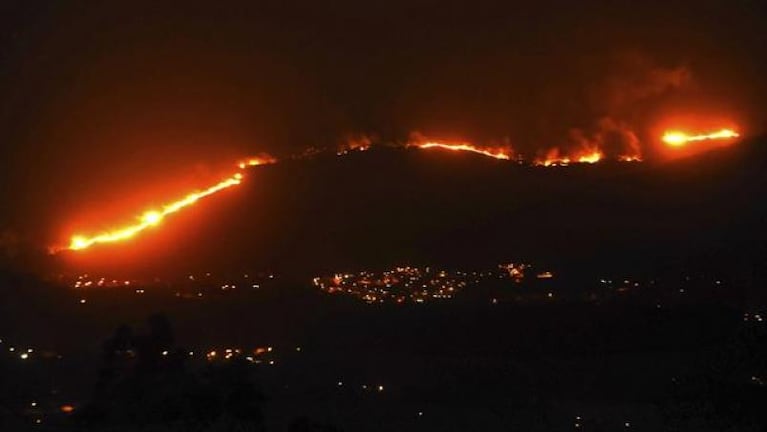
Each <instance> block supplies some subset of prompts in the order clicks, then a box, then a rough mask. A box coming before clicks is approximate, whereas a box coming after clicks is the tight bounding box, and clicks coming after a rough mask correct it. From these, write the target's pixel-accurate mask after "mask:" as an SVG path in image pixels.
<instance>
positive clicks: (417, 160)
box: [64, 139, 767, 274]
mask: <svg viewBox="0 0 767 432" xmlns="http://www.w3.org/2000/svg"><path fill="white" fill-rule="evenodd" d="M764 142H765V140H764V139H755V140H750V141H744V142H742V143H739V144H738V145H735V146H732V147H729V148H725V149H721V150H716V151H711V152H708V153H705V154H701V155H698V156H695V157H690V158H686V159H679V160H674V161H669V162H664V163H650V162H648V163H641V164H625V163H603V164H598V165H595V166H570V167H560V168H549V169H544V168H535V167H525V166H519V165H516V164H513V163H509V162H504V161H496V160H493V159H489V158H485V157H481V156H476V155H473V154H457V153H453V152H439V151H435V152H427V151H417V150H403V149H386V148H380V149H375V148H374V149H373V150H371V151H368V152H361V153H354V154H350V155H348V156H346V157H335V156H319V157H316V158H314V159H309V160H298V161H285V162H282V163H280V164H277V165H273V166H266V167H258V168H255V169H253V170H252V171H251V172H249V173H248V179H247V181H246V182H244V183H243V185H242V186H241V187H240V188H237V190H234V191H232V192H231V193H229V192H228V193H226V194H222V195H221V196H217V197H214V198H211V199H210V200H208V201H206V202H205V203H201V204H200V205H198V206H195V208H193V209H190V210H189V211H185V212H182V213H181V214H179V215H178V216H174V217H173V220H172V221H170V220H169V221H168V222H167V223H166V224H165V225H164V226H163V227H162V228H161V229H159V230H156V231H154V232H152V233H149V234H147V235H146V236H144V237H143V238H142V239H140V240H137V241H135V242H134V243H133V244H131V245H130V246H127V245H118V246H114V247H111V246H110V247H104V248H102V249H100V250H94V251H92V252H91V251H89V252H88V254H87V255H88V256H87V257H85V256H84V257H76V258H72V257H69V258H65V259H64V261H65V262H66V263H67V264H68V265H74V266H83V267H86V268H87V267H94V266H95V267H102V266H104V265H105V264H104V263H109V265H108V266H114V267H117V268H125V267H126V264H127V265H128V267H131V268H134V267H135V268H141V269H145V270H152V271H161V270H163V269H169V268H171V267H173V268H177V267H178V268H184V269H193V270H194V269H201V268H200V267H206V268H217V267H225V268H241V267H245V268H269V269H273V270H278V271H282V272H285V273H301V274H304V273H307V274H308V273H310V272H315V271H322V270H337V269H346V268H361V267H382V266H388V265H392V264H397V263H435V262H436V263H445V264H452V263H459V264H461V265H463V266H471V265H474V264H481V265H487V264H488V263H493V262H496V261H501V260H506V259H529V260H537V261H543V262H546V263H549V264H551V265H555V266H578V265H580V264H586V265H589V266H592V267H595V266H600V265H602V264H603V263H604V265H611V266H623V267H626V268H636V267H640V268H645V267H648V266H651V267H657V266H665V265H678V264H683V265H686V264H689V263H690V262H696V261H698V260H701V262H706V263H720V264H721V265H725V264H727V265H740V266H744V268H748V269H750V268H751V264H749V262H755V261H758V256H762V255H760V254H763V245H764V244H765V242H764V240H765V238H764V236H765V234H764V233H765V232H767V231H765V230H764V229H763V228H764V227H765V226H764V225H765V219H764V216H765V206H764V204H763V203H762V202H761V199H760V198H761V197H762V196H764V192H765V185H767V181H765V180H767V179H766V178H765V177H766V176H767V174H766V171H765V169H764V168H765V164H767V155H765V146H764ZM744 259H746V260H748V262H744V261H743V260H744ZM97 264H98V265H97ZM108 266H107V267H108ZM746 271H750V270H746Z"/></svg>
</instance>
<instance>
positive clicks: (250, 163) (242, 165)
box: [237, 155, 277, 169]
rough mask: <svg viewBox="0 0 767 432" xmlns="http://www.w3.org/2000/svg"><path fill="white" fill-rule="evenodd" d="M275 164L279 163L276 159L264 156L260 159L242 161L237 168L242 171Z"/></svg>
mask: <svg viewBox="0 0 767 432" xmlns="http://www.w3.org/2000/svg"><path fill="white" fill-rule="evenodd" d="M273 163H277V159H275V158H273V157H271V156H269V155H262V156H259V157H252V158H249V159H245V160H242V161H240V162H238V163H237V166H238V167H239V168H240V169H245V168H247V167H252V166H259V165H269V164H273Z"/></svg>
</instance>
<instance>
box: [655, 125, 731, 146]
mask: <svg viewBox="0 0 767 432" xmlns="http://www.w3.org/2000/svg"><path fill="white" fill-rule="evenodd" d="M739 136H740V134H739V133H737V132H735V131H734V130H732V129H721V130H718V131H716V132H711V133H708V134H700V135H690V134H688V133H686V132H682V131H679V130H671V131H668V132H666V133H665V134H663V137H662V138H661V139H662V140H663V142H664V143H666V144H668V145H669V146H671V147H682V146H684V145H686V144H687V143H690V142H695V141H707V140H726V139H732V138H737V137H739Z"/></svg>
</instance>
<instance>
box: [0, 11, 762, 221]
mask: <svg viewBox="0 0 767 432" xmlns="http://www.w3.org/2000/svg"><path fill="white" fill-rule="evenodd" d="M171 3H174V4H171ZM759 3H760V2H757V1H740V2H731V1H730V2H728V1H720V2H714V1H696V2H682V1H676V2H675V1H663V2H661V1H657V2H656V1H649V2H635V1H609V2H608V1H605V2H586V1H584V2H571V1H557V2H545V1H544V2H534V3H533V4H530V3H527V2H526V3H521V2H520V3H515V2H483V1H471V2H468V1H464V2H449V1H399V0H394V1H380V2H359V1H336V2H284V1H278V2H245V1H243V2H194V1H192V2H183V3H176V2H167V3H165V2H156V1H151V2H144V1H131V2H117V1H94V2H87V1H84V2H53V1H51V2H46V1H6V2H3V4H2V6H0V96H1V97H0V133H1V134H2V135H0V136H1V137H2V142H3V149H2V160H3V166H2V168H3V175H2V179H3V185H4V190H3V194H4V198H3V204H4V208H5V211H4V214H3V216H2V219H0V220H2V222H3V226H4V227H8V229H12V230H16V229H18V230H22V231H30V229H33V228H34V229H37V230H38V231H44V232H46V233H50V232H56V230H57V229H60V228H61V227H60V226H57V225H56V224H57V223H58V222H60V221H61V220H67V219H71V218H73V217H75V215H77V214H78V213H81V212H83V211H87V210H88V209H91V208H92V207H94V206H98V205H100V203H102V202H105V201H110V200H114V199H115V197H121V196H129V197H131V199H133V200H135V202H140V198H141V195H142V194H143V193H144V192H141V193H138V192H136V191H137V190H141V191H146V190H148V189H150V188H155V189H153V193H156V192H157V188H159V190H160V191H162V190H163V188H167V189H168V190H169V191H170V190H175V188H176V187H181V186H182V185H183V184H184V183H185V182H190V181H192V180H193V179H196V178H209V177H206V176H209V175H210V174H211V173H216V172H218V171H217V170H218V169H220V167H221V166H224V165H226V164H230V163H231V162H232V161H233V160H235V159H237V158H239V157H241V156H243V155H248V154H254V153H258V152H263V151H266V152H271V153H275V154H277V155H287V154H290V153H293V152H298V151H301V150H302V149H305V148H307V147H311V146H315V147H324V146H335V145H337V144H338V143H339V142H341V141H342V140H343V139H345V137H348V136H350V134H361V135H374V136H376V137H378V138H379V139H380V140H383V141H401V140H404V139H406V138H407V137H408V136H409V135H410V134H411V133H413V132H414V131H417V132H419V133H422V134H424V135H426V136H438V137H445V138H453V137H456V138H462V139H468V140H473V141H478V142H483V143H493V142H506V143H511V144H512V145H513V146H514V147H515V148H516V149H518V150H520V151H524V152H528V153H534V152H535V151H537V150H539V149H542V148H546V147H550V146H566V145H569V144H572V143H573V142H576V141H579V140H594V139H598V140H602V141H603V142H614V141H617V142H621V143H620V144H616V145H626V143H629V144H630V143H633V142H634V140H638V141H641V142H645V141H647V140H649V139H651V130H652V126H653V124H654V123H655V122H658V121H660V120H661V119H662V118H663V117H664V116H667V115H672V114H674V115H680V114H685V113H688V112H690V111H696V114H697V111H700V112H701V114H703V115H712V116H721V115H724V116H727V117H731V118H733V119H735V120H736V121H737V122H738V123H739V124H740V125H742V126H743V127H744V128H747V130H748V131H749V132H750V133H761V132H763V131H764V125H763V123H759V119H760V118H762V117H763V116H764V114H765V110H764V108H763V103H762V101H763V100H764V98H765V96H767V86H766V85H765V82H764V78H763V77H764V74H765V72H767V69H766V68H765V65H764V64H763V57H764V54H763V50H764V47H765V46H767V43H766V42H767V38H766V37H765V31H764V30H763V26H764V22H765V15H764V13H763V12H762V11H761V7H760V5H759ZM624 129H625V130H629V131H630V132H631V134H633V136H632V135H626V134H625V133H624V132H623V131H624ZM160 184H162V185H163V186H161V187H160V186H156V185H160ZM187 184H188V183H187ZM276 187H278V186H276ZM147 193H148V192H147ZM41 226H42V227H44V228H41Z"/></svg>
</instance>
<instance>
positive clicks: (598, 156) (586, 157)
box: [578, 150, 602, 163]
mask: <svg viewBox="0 0 767 432" xmlns="http://www.w3.org/2000/svg"><path fill="white" fill-rule="evenodd" d="M600 160H602V152H601V151H599V150H593V151H591V152H589V153H586V154H583V155H580V156H578V162H580V163H597V162H599V161H600Z"/></svg>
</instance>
